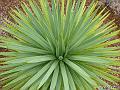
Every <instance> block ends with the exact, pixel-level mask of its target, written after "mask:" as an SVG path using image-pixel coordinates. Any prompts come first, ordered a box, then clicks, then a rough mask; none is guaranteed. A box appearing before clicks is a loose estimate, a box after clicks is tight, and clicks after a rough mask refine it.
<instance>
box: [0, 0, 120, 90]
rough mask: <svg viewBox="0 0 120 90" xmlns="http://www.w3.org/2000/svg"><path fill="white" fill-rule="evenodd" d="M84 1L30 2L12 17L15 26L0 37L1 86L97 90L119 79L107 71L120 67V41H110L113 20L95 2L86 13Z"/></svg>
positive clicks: (14, 89)
mask: <svg viewBox="0 0 120 90" xmlns="http://www.w3.org/2000/svg"><path fill="white" fill-rule="evenodd" d="M85 4H86V0H82V2H81V0H51V2H49V3H48V1H47V0H39V3H36V2H35V1H34V0H28V4H26V3H24V2H22V3H21V7H22V10H21V9H18V8H16V9H15V10H12V12H10V15H11V17H12V18H13V19H14V21H13V22H11V21H9V20H5V22H4V24H5V25H6V27H1V29H3V30H4V31H6V32H8V33H9V34H11V36H0V42H1V43H0V47H2V48H5V49H8V51H6V52H0V55H2V56H3V58H0V61H1V62H0V64H1V66H0V70H2V72H1V74H0V78H1V79H0V82H1V85H2V88H3V90H96V88H97V87H98V86H100V85H104V86H106V85H108V84H107V83H106V82H105V81H104V80H103V79H107V80H109V81H111V82H113V83H117V81H119V80H120V79H119V78H117V77H115V76H113V75H112V74H110V73H109V72H114V73H119V72H116V71H112V70H111V69H108V67H109V66H111V65H117V66H119V65H120V62H119V59H117V58H116V57H117V56H120V50H119V46H118V47H108V46H109V45H111V44H114V43H118V42H120V39H115V40H111V41H110V39H111V38H112V37H113V36H115V35H117V34H118V32H119V31H120V30H117V31H114V32H113V30H115V28H116V25H115V24H114V22H113V21H114V20H113V21H110V22H108V23H106V24H104V20H105V19H106V18H107V17H108V16H109V12H105V13H104V11H105V8H104V9H103V10H101V11H99V12H98V10H99V7H98V8H97V7H96V6H97V2H95V1H93V2H91V4H90V6H89V7H88V8H86V6H85Z"/></svg>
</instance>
